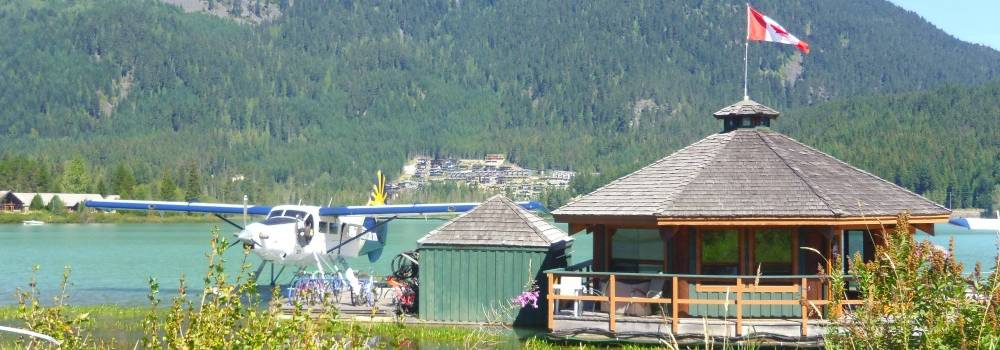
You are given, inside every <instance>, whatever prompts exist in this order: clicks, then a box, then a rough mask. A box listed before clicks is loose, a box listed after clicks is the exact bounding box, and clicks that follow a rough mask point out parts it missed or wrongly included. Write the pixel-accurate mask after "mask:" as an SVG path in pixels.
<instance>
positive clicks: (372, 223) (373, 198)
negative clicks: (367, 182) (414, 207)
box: [364, 170, 389, 262]
mask: <svg viewBox="0 0 1000 350" xmlns="http://www.w3.org/2000/svg"><path fill="white" fill-rule="evenodd" d="M388 199H389V198H388V193H387V192H386V191H385V174H383V173H382V170H379V171H378V172H376V173H375V184H373V185H372V192H371V193H370V194H369V195H368V205H386V204H388ZM364 225H365V229H368V230H371V229H373V228H374V233H375V235H376V237H378V242H379V245H378V248H377V249H374V250H372V251H370V252H368V261H371V262H375V261H377V260H378V259H379V257H381V256H382V248H383V247H385V242H386V240H387V239H388V236H389V227H388V226H389V225H380V223H379V220H378V219H376V218H374V217H367V218H365V223H364ZM376 226H378V227H376Z"/></svg>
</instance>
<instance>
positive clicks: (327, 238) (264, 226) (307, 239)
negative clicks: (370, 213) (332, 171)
mask: <svg viewBox="0 0 1000 350" xmlns="http://www.w3.org/2000/svg"><path fill="white" fill-rule="evenodd" d="M319 209H320V207H318V206H307V205H279V206H276V207H274V208H272V209H271V211H270V212H269V213H268V214H267V217H266V218H265V219H264V220H263V221H259V222H254V223H251V224H249V225H247V226H246V227H245V228H244V229H243V230H242V231H239V232H238V233H237V234H236V237H237V239H239V240H240V241H242V242H243V243H244V244H246V245H248V246H251V247H250V248H251V251H252V252H253V253H255V254H257V255H258V256H260V257H261V259H263V260H265V261H271V262H274V263H277V264H293V265H299V266H305V265H312V264H316V263H319V259H322V258H328V259H338V258H350V257H357V256H361V255H365V254H377V253H378V252H379V250H380V249H381V248H382V246H383V245H384V242H385V234H386V233H387V231H386V230H385V229H384V225H381V222H380V221H379V220H376V219H374V218H372V217H366V216H322V215H320V210H319ZM359 236H360V237H359ZM380 238H381V239H380Z"/></svg>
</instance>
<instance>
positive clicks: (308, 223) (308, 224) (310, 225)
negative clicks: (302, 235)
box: [306, 215, 313, 230]
mask: <svg viewBox="0 0 1000 350" xmlns="http://www.w3.org/2000/svg"><path fill="white" fill-rule="evenodd" d="M312 228H313V216H312V215H309V216H306V230H312Z"/></svg>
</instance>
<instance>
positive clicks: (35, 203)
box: [28, 193, 45, 211]
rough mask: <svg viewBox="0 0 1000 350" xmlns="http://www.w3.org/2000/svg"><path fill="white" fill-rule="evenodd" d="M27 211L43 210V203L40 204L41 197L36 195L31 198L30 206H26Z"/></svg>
mask: <svg viewBox="0 0 1000 350" xmlns="http://www.w3.org/2000/svg"><path fill="white" fill-rule="evenodd" d="M28 209H30V210H31V211H37V210H42V209H45V203H43V202H42V195H40V194H37V193H36V194H35V196H34V197H32V198H31V204H29V205H28Z"/></svg>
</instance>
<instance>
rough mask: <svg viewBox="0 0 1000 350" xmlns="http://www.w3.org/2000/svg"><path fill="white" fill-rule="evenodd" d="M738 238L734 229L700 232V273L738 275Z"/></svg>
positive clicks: (738, 235)
mask: <svg viewBox="0 0 1000 350" xmlns="http://www.w3.org/2000/svg"><path fill="white" fill-rule="evenodd" d="M739 237H740V234H739V231H738V230H735V229H729V230H707V231H702V232H701V273H702V274H706V275H736V274H739V257H740V254H739V245H740V244H739Z"/></svg>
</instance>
